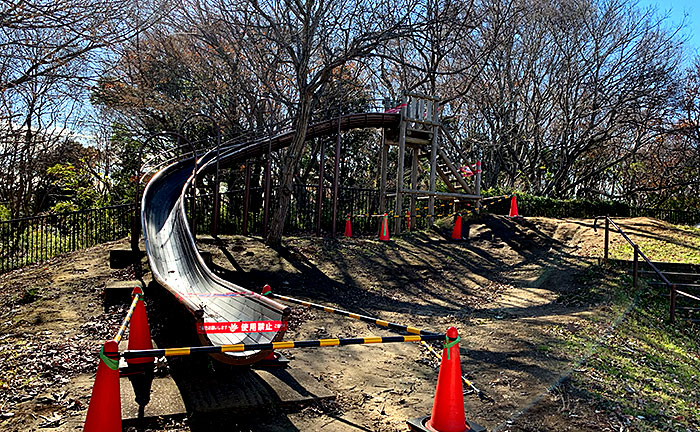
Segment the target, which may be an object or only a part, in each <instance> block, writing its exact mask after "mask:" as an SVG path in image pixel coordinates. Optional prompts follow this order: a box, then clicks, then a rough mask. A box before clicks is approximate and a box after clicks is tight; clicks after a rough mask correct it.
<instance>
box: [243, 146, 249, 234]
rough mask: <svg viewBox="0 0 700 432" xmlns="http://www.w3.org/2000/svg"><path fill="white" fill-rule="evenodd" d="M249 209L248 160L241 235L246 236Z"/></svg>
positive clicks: (247, 162)
mask: <svg viewBox="0 0 700 432" xmlns="http://www.w3.org/2000/svg"><path fill="white" fill-rule="evenodd" d="M249 207H250V160H246V161H245V191H244V192H243V235H248V212H249Z"/></svg>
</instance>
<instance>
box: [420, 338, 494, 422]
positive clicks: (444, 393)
mask: <svg viewBox="0 0 700 432" xmlns="http://www.w3.org/2000/svg"><path fill="white" fill-rule="evenodd" d="M458 343H459V334H458V333H457V329H456V328H454V327H450V328H449V329H447V337H446V343H445V348H444V349H443V350H442V361H441V362H440V372H439V373H438V383H437V387H436V389H435V400H434V401H433V412H432V414H431V415H430V417H423V418H420V419H415V420H409V421H408V425H409V427H410V428H411V430H413V431H421V432H427V431H430V432H470V431H471V432H479V431H485V430H486V429H484V428H483V427H482V426H479V425H477V424H476V423H467V419H466V416H465V414H464V396H463V394H462V368H461V365H460V361H459V344H458Z"/></svg>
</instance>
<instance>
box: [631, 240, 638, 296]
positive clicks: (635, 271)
mask: <svg viewBox="0 0 700 432" xmlns="http://www.w3.org/2000/svg"><path fill="white" fill-rule="evenodd" d="M638 272H639V246H637V245H634V264H633V265H632V286H633V287H634V289H635V290H636V289H637V285H638V279H639V275H638Z"/></svg>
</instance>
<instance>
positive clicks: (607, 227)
mask: <svg viewBox="0 0 700 432" xmlns="http://www.w3.org/2000/svg"><path fill="white" fill-rule="evenodd" d="M609 241H610V219H608V217H607V216H605V251H604V253H603V262H604V263H605V264H607V263H608V242H609Z"/></svg>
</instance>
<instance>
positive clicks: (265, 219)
mask: <svg viewBox="0 0 700 432" xmlns="http://www.w3.org/2000/svg"><path fill="white" fill-rule="evenodd" d="M271 147H272V137H270V142H269V145H268V151H267V163H266V164H265V208H264V209H263V237H267V230H268V226H267V225H268V222H269V220H270V189H271V185H270V182H271V180H272V179H271V173H270V170H271V169H272V166H271V163H270V159H271V157H272V152H271V151H270V148H271Z"/></svg>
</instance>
